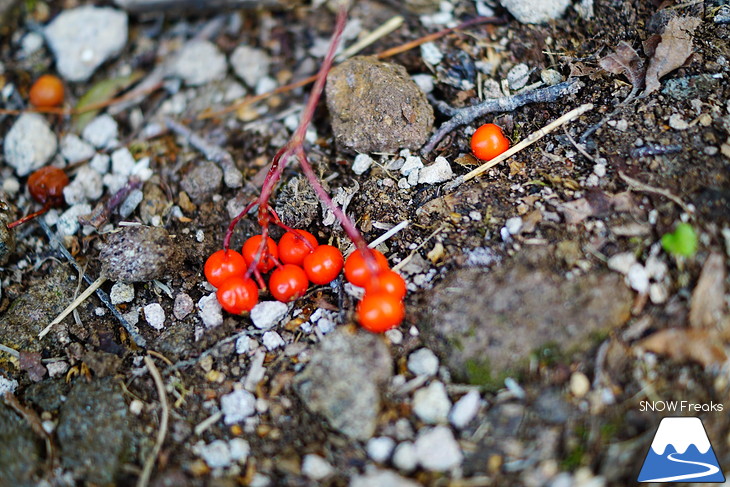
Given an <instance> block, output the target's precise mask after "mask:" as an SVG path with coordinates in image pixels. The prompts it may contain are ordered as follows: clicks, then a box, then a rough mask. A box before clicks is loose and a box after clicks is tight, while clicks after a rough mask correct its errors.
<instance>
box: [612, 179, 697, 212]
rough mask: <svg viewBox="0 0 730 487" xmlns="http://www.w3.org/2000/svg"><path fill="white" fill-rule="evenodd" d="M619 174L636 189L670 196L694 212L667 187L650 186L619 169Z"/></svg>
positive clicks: (669, 197)
mask: <svg viewBox="0 0 730 487" xmlns="http://www.w3.org/2000/svg"><path fill="white" fill-rule="evenodd" d="M618 175H619V176H620V177H621V179H623V180H624V181H626V183H628V185H629V187H630V188H631V189H633V190H635V191H643V192H645V193H654V194H658V195H661V196H664V197H665V198H668V199H670V200H672V201H673V202H675V203H676V204H677V205H679V206H680V207H681V208H682V209H683V210H684V211H685V212H687V213H689V214H692V213H694V210H693V209H692V208H690V207H689V206H687V205H686V204H685V203H684V201H682V200H681V199H680V198H679V197H678V196H675V195H673V194H672V193H670V192H669V191H667V190H666V189H662V188H655V187H654V186H649V185H648V184H644V183H642V182H641V181H638V180H636V179H634V178H631V177H629V176H627V175H626V174H624V173H623V171H619V173H618Z"/></svg>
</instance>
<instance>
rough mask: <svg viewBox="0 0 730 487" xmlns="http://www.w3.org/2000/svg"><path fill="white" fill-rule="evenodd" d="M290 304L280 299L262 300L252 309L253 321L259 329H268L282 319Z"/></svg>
mask: <svg viewBox="0 0 730 487" xmlns="http://www.w3.org/2000/svg"><path fill="white" fill-rule="evenodd" d="M288 310H289V306H287V305H286V303H282V302H280V301H262V302H260V303H258V304H257V305H256V306H254V307H253V309H252V310H251V321H253V324H254V326H255V327H256V328H258V329H259V330H268V329H269V328H271V327H273V326H275V325H276V324H278V323H279V321H281V319H282V318H284V316H286V312H287V311H288Z"/></svg>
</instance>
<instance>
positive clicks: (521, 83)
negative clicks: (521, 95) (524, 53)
mask: <svg viewBox="0 0 730 487" xmlns="http://www.w3.org/2000/svg"><path fill="white" fill-rule="evenodd" d="M529 77H530V67H529V66H527V64H525V63H520V64H518V65H516V66H514V67H513V68H512V69H510V70H509V72H508V73H507V83H508V84H509V87H510V89H512V90H519V89H522V88H524V87H525V85H526V84H527V80H528V79H529Z"/></svg>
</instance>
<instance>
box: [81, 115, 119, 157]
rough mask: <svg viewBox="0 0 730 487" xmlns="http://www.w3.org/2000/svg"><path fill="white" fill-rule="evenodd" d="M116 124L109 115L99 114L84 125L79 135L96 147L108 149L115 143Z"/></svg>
mask: <svg viewBox="0 0 730 487" xmlns="http://www.w3.org/2000/svg"><path fill="white" fill-rule="evenodd" d="M117 130H118V125H117V122H116V120H114V119H113V118H112V117H111V115H107V114H106V113H105V114H103V115H99V116H98V117H96V118H95V119H94V120H92V121H91V122H89V123H88V125H86V127H84V130H83V132H81V136H82V137H83V138H84V139H85V140H86V141H87V142H88V143H90V144H91V145H93V146H94V147H96V148H97V149H108V148H111V147H113V146H115V145H116V144H117Z"/></svg>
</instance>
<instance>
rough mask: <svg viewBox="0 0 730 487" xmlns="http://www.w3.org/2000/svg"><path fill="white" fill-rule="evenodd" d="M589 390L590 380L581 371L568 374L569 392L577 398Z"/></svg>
mask: <svg viewBox="0 0 730 487" xmlns="http://www.w3.org/2000/svg"><path fill="white" fill-rule="evenodd" d="M590 390H591V381H589V380H588V377H586V375H585V374H584V373H583V372H573V375H571V376H570V393H571V394H573V395H574V396H575V397H577V398H581V397H584V396H585V395H586V394H588V391H590Z"/></svg>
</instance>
